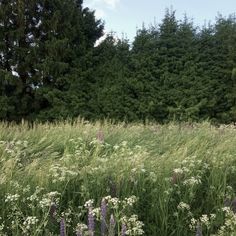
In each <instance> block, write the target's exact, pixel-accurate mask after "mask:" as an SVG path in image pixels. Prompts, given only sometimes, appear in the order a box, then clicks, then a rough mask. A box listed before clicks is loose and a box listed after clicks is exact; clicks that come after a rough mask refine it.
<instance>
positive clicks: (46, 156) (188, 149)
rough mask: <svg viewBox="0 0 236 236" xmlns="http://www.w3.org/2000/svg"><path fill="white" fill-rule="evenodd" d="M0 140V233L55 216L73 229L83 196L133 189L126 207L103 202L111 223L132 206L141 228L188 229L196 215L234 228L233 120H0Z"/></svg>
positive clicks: (217, 228)
mask: <svg viewBox="0 0 236 236" xmlns="http://www.w3.org/2000/svg"><path fill="white" fill-rule="evenodd" d="M99 131H100V132H102V133H103V135H104V142H99V141H98V140H97V134H98V132H99ZM0 142H1V143H0V206H1V207H0V235H14V236H15V235H58V234H59V225H58V222H59V221H60V219H61V218H65V220H66V223H67V235H75V228H76V225H77V224H78V223H87V219H86V218H87V212H86V209H85V208H84V207H83V206H84V203H85V202H86V201H88V200H89V199H94V207H99V205H100V202H101V200H102V198H104V197H106V196H108V195H111V196H112V197H117V198H119V199H120V201H122V200H124V199H125V198H128V197H130V196H133V195H134V196H136V197H137V202H136V203H135V204H134V205H133V206H132V207H131V208H130V209H123V208H122V207H123V206H120V208H122V209H123V210H119V212H118V211H116V210H115V209H114V208H112V207H111V209H110V210H109V211H110V212H109V214H111V213H112V214H114V215H115V217H116V218H115V219H116V221H117V223H116V232H118V231H119V230H121V229H120V228H121V220H120V219H121V217H122V216H124V215H126V216H127V217H130V216H131V215H132V214H136V215H138V219H139V220H140V221H142V222H143V223H144V226H143V230H144V232H145V233H144V235H150V236H159V235H160V236H171V235H173V236H185V235H186V236H187V235H196V230H197V225H198V228H201V230H202V232H203V235H225V236H228V235H236V215H234V210H235V208H236V206H234V204H231V203H232V202H233V200H234V199H235V197H236V196H235V192H236V129H234V128H233V127H226V126H221V127H219V128H216V127H213V126H211V125H210V124H209V123H202V124H191V125H189V124H174V123H173V124H168V125H156V124H150V125H146V126H144V125H140V124H130V125H125V124H116V125H114V124H110V123H108V122H107V123H103V124H101V123H99V122H97V123H86V122H83V121H78V122H77V123H75V124H73V125H71V124H70V123H58V124H35V125H34V126H33V127H31V128H29V126H28V124H24V123H23V124H21V125H9V124H6V123H1V124H0ZM51 192H58V194H55V196H54V197H52V196H51V197H50V196H49V193H51ZM16 194H17V195H16ZM51 195H53V193H51ZM7 196H8V198H7ZM14 196H15V197H14ZM6 199H7V200H6ZM45 202H46V203H45ZM51 202H55V203H56V205H57V215H56V216H55V219H54V218H53V219H51V218H50V216H49V215H50V213H49V211H50V206H48V205H50V204H51ZM47 204H48V205H47ZM120 204H121V205H122V204H123V202H121V203H120ZM235 205H236V204H235ZM234 207H235V208H234ZM29 216H35V217H36V218H37V220H36V222H35V224H33V223H32V224H30V223H27V222H29V219H28V220H26V219H27V217H29ZM108 220H109V219H107V221H108ZM54 221H55V222H54ZM98 221H99V220H98ZM98 221H97V224H96V225H97V227H96V233H95V235H100V233H99V224H100V223H99V222H98ZM24 222H25V223H24ZM27 226H28V228H27ZM131 234H132V233H131ZM109 235H112V233H110V234H109ZM132 235H135V233H133V234H132ZM136 235H138V234H136Z"/></svg>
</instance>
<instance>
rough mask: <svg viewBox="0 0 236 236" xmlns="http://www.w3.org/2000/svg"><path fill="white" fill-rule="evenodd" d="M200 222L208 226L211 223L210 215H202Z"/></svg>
mask: <svg viewBox="0 0 236 236" xmlns="http://www.w3.org/2000/svg"><path fill="white" fill-rule="evenodd" d="M200 222H201V223H202V224H204V225H206V226H207V227H208V226H209V224H210V222H209V217H208V215H202V216H201V217H200Z"/></svg>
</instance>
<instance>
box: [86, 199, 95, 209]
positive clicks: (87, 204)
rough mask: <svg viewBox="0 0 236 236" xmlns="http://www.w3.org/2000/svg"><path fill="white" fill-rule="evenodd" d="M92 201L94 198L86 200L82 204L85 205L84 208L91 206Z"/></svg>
mask: <svg viewBox="0 0 236 236" xmlns="http://www.w3.org/2000/svg"><path fill="white" fill-rule="evenodd" d="M93 203H94V200H93V199H90V200H88V201H87V202H85V204H84V206H85V207H86V208H90V207H92V206H93Z"/></svg>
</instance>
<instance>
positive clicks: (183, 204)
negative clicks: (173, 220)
mask: <svg viewBox="0 0 236 236" xmlns="http://www.w3.org/2000/svg"><path fill="white" fill-rule="evenodd" d="M177 208H178V209H179V210H187V211H189V210H190V206H189V205H188V204H187V203H184V202H180V203H179V205H178V206H177Z"/></svg>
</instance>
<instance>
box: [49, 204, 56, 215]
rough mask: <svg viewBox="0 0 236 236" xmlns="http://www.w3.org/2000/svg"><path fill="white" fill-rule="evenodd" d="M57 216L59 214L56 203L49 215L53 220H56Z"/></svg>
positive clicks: (51, 207)
mask: <svg viewBox="0 0 236 236" xmlns="http://www.w3.org/2000/svg"><path fill="white" fill-rule="evenodd" d="M56 214H57V205H56V203H55V202H52V203H51V206H50V210H49V215H50V216H51V218H55V216H56Z"/></svg>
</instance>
